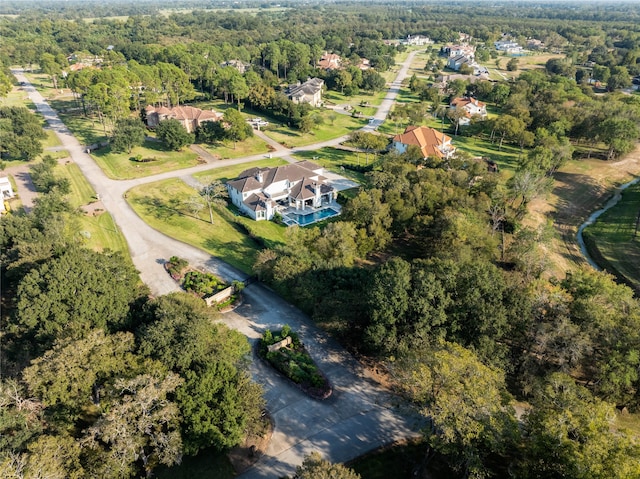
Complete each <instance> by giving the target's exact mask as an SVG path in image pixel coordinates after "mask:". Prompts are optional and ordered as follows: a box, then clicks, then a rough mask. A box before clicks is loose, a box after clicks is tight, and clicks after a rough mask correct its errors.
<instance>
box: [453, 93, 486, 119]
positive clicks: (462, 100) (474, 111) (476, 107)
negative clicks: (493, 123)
mask: <svg viewBox="0 0 640 479" xmlns="http://www.w3.org/2000/svg"><path fill="white" fill-rule="evenodd" d="M449 106H450V108H462V109H464V110H465V116H464V117H462V118H460V119H458V125H468V124H469V123H470V122H471V118H472V117H477V118H481V119H483V120H484V119H485V118H487V105H486V104H484V103H482V102H481V101H478V100H476V99H475V98H471V97H466V96H465V97H458V98H454V99H453V100H451V103H450V105H449Z"/></svg>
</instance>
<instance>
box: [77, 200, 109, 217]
mask: <svg viewBox="0 0 640 479" xmlns="http://www.w3.org/2000/svg"><path fill="white" fill-rule="evenodd" d="M80 209H81V210H82V211H84V214H86V215H87V216H100V215H101V214H103V213H104V212H105V209H104V204H103V203H102V201H94V202H93V203H89V204H88V205H82V206H81V207H80Z"/></svg>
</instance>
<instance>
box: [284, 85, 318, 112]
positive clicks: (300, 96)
mask: <svg viewBox="0 0 640 479" xmlns="http://www.w3.org/2000/svg"><path fill="white" fill-rule="evenodd" d="M323 85H324V80H322V79H321V78H310V79H308V80H307V81H306V82H304V83H298V84H296V85H290V86H289V88H287V91H286V94H287V98H289V99H290V100H291V101H293V102H294V103H309V104H310V105H311V106H320V105H321V104H322V86H323Z"/></svg>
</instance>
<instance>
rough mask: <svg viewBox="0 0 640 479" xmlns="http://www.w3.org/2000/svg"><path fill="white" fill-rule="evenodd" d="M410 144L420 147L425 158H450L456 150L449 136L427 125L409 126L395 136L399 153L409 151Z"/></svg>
mask: <svg viewBox="0 0 640 479" xmlns="http://www.w3.org/2000/svg"><path fill="white" fill-rule="evenodd" d="M409 145H416V146H417V147H418V148H420V151H422V155H423V158H427V157H429V156H437V157H438V158H450V157H451V156H453V154H454V153H455V152H456V148H455V146H453V145H452V144H451V138H450V137H449V136H447V135H445V134H444V133H441V132H439V131H438V130H435V129H433V128H429V127H426V126H408V127H407V128H406V130H404V133H403V134H402V135H396V136H394V137H393V148H394V149H395V150H396V151H397V152H398V153H404V152H405V151H407V148H409Z"/></svg>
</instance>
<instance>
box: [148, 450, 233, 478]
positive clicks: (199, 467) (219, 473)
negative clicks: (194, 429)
mask: <svg viewBox="0 0 640 479" xmlns="http://www.w3.org/2000/svg"><path fill="white" fill-rule="evenodd" d="M153 472H154V475H155V476H156V477H158V479H231V478H232V477H234V476H235V475H236V474H235V472H234V470H233V467H232V466H231V463H230V462H229V459H228V458H227V456H226V455H225V454H224V453H223V452H218V451H215V450H213V449H205V450H203V451H200V453H199V454H198V455H197V456H195V457H191V456H185V457H183V458H182V464H180V465H178V466H173V467H158V468H157V469H156V470H154V471H153Z"/></svg>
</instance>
